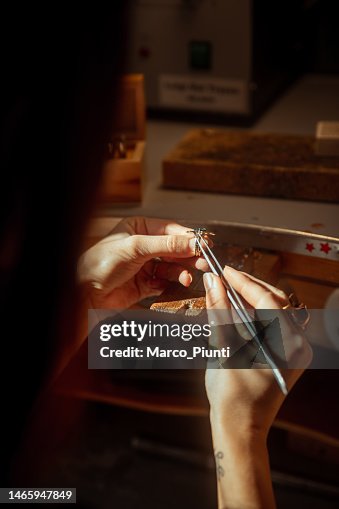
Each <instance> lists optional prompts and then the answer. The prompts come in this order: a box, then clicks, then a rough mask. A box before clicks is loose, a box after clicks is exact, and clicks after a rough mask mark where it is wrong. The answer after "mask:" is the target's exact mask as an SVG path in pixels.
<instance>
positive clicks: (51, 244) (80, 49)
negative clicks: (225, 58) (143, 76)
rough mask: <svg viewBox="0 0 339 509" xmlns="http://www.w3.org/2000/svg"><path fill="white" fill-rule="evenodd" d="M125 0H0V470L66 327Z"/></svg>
mask: <svg viewBox="0 0 339 509" xmlns="http://www.w3.org/2000/svg"><path fill="white" fill-rule="evenodd" d="M126 3H127V2H124V1H123V0H122V1H115V2H111V3H110V4H105V10H102V9H103V8H102V5H101V6H99V5H98V6H95V7H94V6H93V5H94V4H88V5H86V4H84V3H82V4H81V6H79V10H78V11H77V12H71V11H68V10H65V7H63V9H61V7H59V9H58V10H53V9H52V7H49V8H48V11H47V10H45V9H44V7H43V6H40V7H39V8H37V7H32V5H31V4H30V5H29V6H27V7H25V8H23V7H22V6H20V10H19V11H18V12H9V10H7V11H6V12H5V9H4V8H2V10H3V12H2V25H3V27H2V30H1V31H0V32H1V36H2V53H3V55H2V60H1V66H2V82H3V83H2V84H3V86H4V88H3V92H2V96H1V98H2V130H1V167H2V172H1V174H2V176H3V181H2V186H1V187H2V193H1V194H2V204H1V206H2V209H3V214H2V219H3V221H2V224H1V243H0V270H1V276H0V284H1V287H0V288H1V292H0V295H1V297H0V298H1V311H2V316H3V324H2V334H1V336H2V339H1V348H2V368H1V374H2V377H1V378H2V384H1V387H2V396H1V398H2V401H1V405H2V409H1V414H2V421H3V431H2V435H1V446H0V448H1V460H2V472H1V474H2V475H1V478H2V479H4V478H6V475H7V474H8V467H9V463H10V461H11V458H12V457H13V455H14V452H15V451H16V450H17V448H18V445H19V443H20V437H21V435H22V432H23V430H24V428H25V424H26V422H27V418H28V415H29V412H30V411H31V408H32V405H33V403H34V401H35V400H36V397H37V394H38V393H39V391H40V389H41V387H42V384H43V382H44V380H45V377H46V374H47V372H48V369H49V367H50V365H51V362H53V356H54V354H55V349H56V346H57V344H58V342H60V341H61V340H62V341H63V342H65V343H67V342H68V341H69V340H70V339H71V338H72V334H73V332H74V327H73V325H74V317H75V316H76V305H77V286H76V277H75V275H76V262H77V258H78V256H79V254H80V251H81V248H82V246H83V236H84V231H85V228H86V225H87V222H88V219H89V215H90V213H91V211H92V210H93V207H94V204H95V193H96V187H97V184H98V181H99V178H100V172H101V167H102V162H103V157H104V154H105V151H106V146H107V141H108V137H109V133H110V130H111V127H112V121H113V116H114V105H115V90H116V77H117V75H118V74H119V72H121V69H122V68H121V64H122V58H121V57H122V56H123V44H122V42H123V37H124V36H125V33H124V32H125V29H126ZM18 8H19V7H18ZM73 8H74V7H73ZM34 9H35V10H34ZM3 29H4V30H3ZM3 485H4V484H3Z"/></svg>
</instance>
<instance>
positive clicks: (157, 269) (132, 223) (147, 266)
mask: <svg viewBox="0 0 339 509" xmlns="http://www.w3.org/2000/svg"><path fill="white" fill-rule="evenodd" d="M187 230H189V228H187V227H185V226H181V225H179V224H177V223H175V222H173V221H169V220H164V219H149V218H143V217H131V218H126V219H123V220H122V221H121V222H120V223H118V225H117V226H116V227H115V228H114V229H113V231H112V232H111V233H110V235H108V236H107V237H105V238H104V239H102V240H101V241H100V242H98V243H97V244H95V245H94V246H93V247H91V248H90V249H88V251H86V252H85V253H84V254H83V255H82V257H81V258H80V261H79V266H78V276H79V280H80V283H82V284H86V286H87V287H88V288H89V291H90V299H91V302H92V304H93V306H94V307H95V308H103V309H126V308H128V307H130V306H132V305H133V304H135V303H137V302H138V301H140V300H142V299H144V298H146V297H151V296H157V295H160V294H161V293H162V292H163V290H164V289H165V288H166V286H167V284H168V282H169V281H178V282H180V283H181V284H182V285H183V286H186V287H188V286H189V285H190V284H191V282H192V275H191V271H190V269H191V268H193V267H195V268H197V269H200V270H207V268H208V267H207V264H206V261H205V260H204V259H203V258H198V257H195V237H194V234H191V235H189V234H188V233H187Z"/></svg>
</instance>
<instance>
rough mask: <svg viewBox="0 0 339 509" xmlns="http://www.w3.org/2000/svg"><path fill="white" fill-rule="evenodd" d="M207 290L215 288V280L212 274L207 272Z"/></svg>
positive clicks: (205, 284)
mask: <svg viewBox="0 0 339 509" xmlns="http://www.w3.org/2000/svg"><path fill="white" fill-rule="evenodd" d="M203 281H204V287H205V290H206V291H208V290H211V289H212V288H214V287H215V280H214V277H213V274H212V273H211V272H205V274H204V276H203Z"/></svg>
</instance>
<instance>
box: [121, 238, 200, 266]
mask: <svg viewBox="0 0 339 509" xmlns="http://www.w3.org/2000/svg"><path fill="white" fill-rule="evenodd" d="M127 242H129V247H130V252H131V254H132V255H133V256H134V257H135V258H141V259H144V260H150V259H151V258H155V257H170V258H189V257H193V256H194V253H195V238H194V237H190V236H188V235H156V236H152V235H133V236H131V237H129V239H127Z"/></svg>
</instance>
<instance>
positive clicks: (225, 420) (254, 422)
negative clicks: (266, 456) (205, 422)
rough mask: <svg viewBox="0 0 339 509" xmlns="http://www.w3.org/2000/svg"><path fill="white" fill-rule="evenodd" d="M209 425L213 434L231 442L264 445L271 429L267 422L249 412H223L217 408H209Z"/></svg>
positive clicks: (269, 423)
mask: <svg viewBox="0 0 339 509" xmlns="http://www.w3.org/2000/svg"><path fill="white" fill-rule="evenodd" d="M210 423H211V428H212V433H213V434H218V435H220V434H221V435H224V436H225V438H227V437H231V438H232V440H234V439H235V440H239V441H244V442H257V443H260V444H266V440H267V435H268V432H269V430H270V427H271V424H272V423H271V422H270V421H269V420H264V419H262V418H260V419H259V418H258V416H257V415H256V414H255V413H254V412H251V411H250V410H247V409H246V410H244V409H242V411H241V412H240V411H229V412H225V411H224V410H220V409H218V408H213V407H211V408H210Z"/></svg>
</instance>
